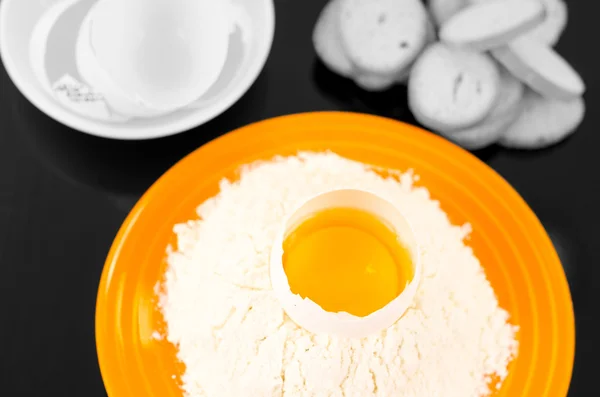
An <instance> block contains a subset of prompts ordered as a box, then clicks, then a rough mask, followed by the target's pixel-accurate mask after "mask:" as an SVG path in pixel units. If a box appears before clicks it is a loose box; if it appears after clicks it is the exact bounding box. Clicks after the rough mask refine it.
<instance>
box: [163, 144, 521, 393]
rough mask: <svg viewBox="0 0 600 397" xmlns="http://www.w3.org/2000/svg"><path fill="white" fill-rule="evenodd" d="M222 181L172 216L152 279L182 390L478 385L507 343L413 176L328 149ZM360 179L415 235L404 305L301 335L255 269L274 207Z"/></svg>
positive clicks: (492, 300)
mask: <svg viewBox="0 0 600 397" xmlns="http://www.w3.org/2000/svg"><path fill="white" fill-rule="evenodd" d="M240 172H241V174H240V179H239V180H238V181H236V182H232V181H229V180H223V181H221V184H220V188H221V191H220V193H219V194H218V195H217V196H215V197H213V198H211V199H209V200H207V201H206V202H204V203H203V204H202V205H200V207H199V208H198V210H197V212H198V216H199V219H197V220H192V221H189V222H187V223H185V224H180V225H177V226H175V228H174V230H175V233H176V234H177V237H178V243H177V247H173V248H172V249H170V250H169V251H168V263H169V267H168V270H167V272H166V274H165V278H164V282H163V283H162V285H161V286H160V289H161V292H160V303H159V304H160V308H161V310H162V312H163V314H164V318H165V320H166V323H167V335H166V338H167V339H168V341H170V342H171V343H173V344H175V345H176V346H178V349H179V352H178V358H179V359H180V360H181V361H182V362H183V363H184V364H185V365H186V371H185V374H184V375H183V377H182V388H183V392H184V394H185V395H186V396H187V397H200V396H210V397H236V396H252V397H261V396H264V397H272V396H284V397H289V396H340V397H341V396H344V397H353V396H356V397H364V396H381V397H391V396H403V397H426V396H445V397H465V396H469V397H471V396H487V395H489V394H490V390H489V389H490V382H491V380H492V379H493V378H498V379H500V380H503V379H504V378H505V377H506V375H507V366H508V364H509V362H510V361H511V359H512V358H513V357H514V356H515V355H516V352H517V342H516V340H515V334H516V332H517V327H515V326H513V325H510V324H509V323H508V320H509V318H508V317H509V316H508V313H507V312H506V311H504V310H502V309H501V308H500V307H499V306H498V300H497V299H496V296H495V294H494V291H493V290H492V287H491V286H490V284H489V282H488V281H487V279H486V277H485V274H484V272H483V269H482V267H481V265H480V263H479V261H478V260H477V258H476V257H475V256H474V255H473V252H472V250H471V248H469V247H467V246H466V245H465V244H464V239H465V238H466V237H467V236H468V234H469V233H470V227H469V225H464V226H454V225H452V224H451V223H450V221H449V219H448V217H447V215H446V214H445V213H444V212H443V211H442V209H441V208H440V204H439V203H438V202H437V201H434V200H432V199H431V198H430V195H429V192H428V191H427V190H426V189H425V188H422V187H416V186H414V184H413V182H414V180H415V179H416V178H415V177H414V176H413V175H412V173H410V172H407V173H404V174H398V175H396V176H395V177H387V178H384V177H382V176H380V174H378V173H377V172H375V170H373V169H372V168H370V167H369V166H366V165H364V164H361V163H358V162H355V161H351V160H347V159H344V158H342V157H340V156H338V155H336V154H332V153H300V154H298V156H294V157H277V158H275V159H273V160H272V161H268V162H259V163H254V164H251V165H248V166H245V167H243V168H242V169H241V171H240ZM341 188H347V189H352V188H354V189H362V190H367V191H371V192H373V193H376V194H378V195H380V196H382V197H384V198H386V199H387V200H389V201H391V202H392V203H394V204H395V205H397V206H398V207H399V208H402V210H403V212H404V214H405V216H406V217H407V219H408V220H409V222H411V223H412V225H413V227H414V232H415V235H416V237H417V239H418V240H419V241H420V243H421V245H422V246H421V252H420V256H421V262H422V272H423V273H422V277H421V280H422V281H421V284H420V287H419V291H418V293H417V296H416V298H415V301H414V305H413V307H412V308H410V309H409V310H408V311H407V312H406V314H405V315H404V316H403V317H402V318H401V319H400V320H398V322H397V323H396V324H394V325H393V326H392V327H390V328H388V329H386V330H383V331H381V332H380V333H379V334H377V335H373V336H370V337H367V338H363V339H348V338H342V337H336V336H326V335H314V334H311V333H309V332H307V331H305V330H304V329H302V328H300V327H298V326H297V325H296V324H295V323H293V322H292V321H291V320H290V319H289V318H288V317H287V316H286V315H285V313H284V312H283V310H282V308H281V306H280V304H279V302H278V300H277V299H276V297H275V296H274V294H273V292H272V290H271V287H270V279H269V267H268V259H269V253H270V249H271V244H272V242H273V240H274V239H275V235H276V233H277V231H278V228H279V227H280V224H281V222H282V221H283V219H284V217H285V215H286V214H288V213H290V212H291V211H293V209H294V208H295V207H296V206H297V205H299V204H300V203H301V202H302V201H304V200H306V199H308V198H310V197H311V196H314V195H315V194H319V193H324V192H326V191H329V190H332V189H341Z"/></svg>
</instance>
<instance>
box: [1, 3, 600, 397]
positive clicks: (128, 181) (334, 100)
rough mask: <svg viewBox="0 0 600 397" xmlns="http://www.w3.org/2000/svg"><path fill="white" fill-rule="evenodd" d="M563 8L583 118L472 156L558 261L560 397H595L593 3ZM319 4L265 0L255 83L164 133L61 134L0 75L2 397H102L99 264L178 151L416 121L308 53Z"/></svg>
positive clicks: (597, 120) (394, 101)
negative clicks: (154, 136) (566, 329)
mask: <svg viewBox="0 0 600 397" xmlns="http://www.w3.org/2000/svg"><path fill="white" fill-rule="evenodd" d="M23 1H27V0H23ZM568 3H569V5H570V23H569V26H568V29H567V31H566V32H565V34H564V36H563V38H562V40H561V42H560V43H559V45H558V50H559V51H560V52H561V53H562V54H563V55H564V56H565V58H567V59H568V60H569V61H570V62H571V63H572V64H573V65H574V66H575V68H576V69H577V70H578V71H579V72H580V73H581V74H582V75H583V77H584V79H585V81H586V83H587V86H588V92H587V94H586V100H587V105H588V113H587V117H586V119H585V122H584V123H583V125H582V126H581V128H580V129H579V131H578V132H577V133H576V134H575V135H574V136H573V137H571V138H570V139H568V140H567V141H565V142H564V143H562V144H559V145H557V146H555V147H552V148H549V149H545V150H541V151H535V152H518V151H507V150H504V149H499V148H496V147H494V148H489V149H486V150H484V151H482V152H479V153H477V155H478V156H479V157H480V158H481V159H482V160H483V161H485V162H486V163H488V164H489V165H490V166H491V167H493V168H494V169H495V170H496V171H498V172H499V173H500V174H501V175H503V176H504V177H505V178H506V179H507V180H508V181H509V182H510V183H511V184H512V185H513V186H514V187H515V188H516V189H517V190H518V191H519V192H520V193H521V195H522V196H523V197H524V198H525V200H526V201H527V202H528V203H529V205H530V206H531V207H532V208H533V209H534V211H535V212H536V213H537V214H538V216H539V217H540V219H541V220H542V222H543V224H544V226H545V227H546V229H547V230H548V233H549V234H550V236H551V238H552V240H553V241H554V243H555V246H556V248H557V250H558V252H559V254H560V256H561V258H562V261H563V264H564V267H565V269H566V273H567V276H568V279H569V283H570V286H571V291H572V294H573V300H574V303H575V313H576V322H577V352H576V363H575V369H574V374H573V381H572V386H571V391H570V394H569V396H575V397H582V396H583V397H585V396H592V395H598V379H597V375H596V372H597V371H596V370H598V369H600V366H599V365H598V358H599V357H600V349H599V342H598V338H600V327H599V325H597V324H596V316H597V313H598V312H599V310H600V309H599V308H598V302H599V300H598V299H597V295H598V294H600V289H598V290H596V291H598V292H596V291H595V288H594V286H595V285H596V284H597V283H598V280H600V278H599V277H600V271H599V267H600V266H599V265H600V247H599V246H600V232H599V230H600V229H599V225H600V209H599V208H600V207H599V206H600V176H599V175H600V153H599V152H598V150H599V149H600V131H598V130H599V129H600V80H599V78H598V76H599V74H600V59H599V58H598V44H597V41H596V39H597V38H598V37H599V34H598V25H599V24H598V15H600V14H599V13H598V12H596V10H597V9H598V8H599V7H598V2H597V1H593V0H575V1H569V2H568ZM323 4H324V1H323V0H304V1H301V0H275V6H276V14H277V15H276V21H277V28H276V35H275V41H274V44H273V49H272V52H271V55H270V58H269V60H268V63H267V65H266V67H265V69H264V71H263V73H262V74H261V76H260V77H259V79H258V80H257V81H256V83H255V84H254V86H253V87H252V88H251V89H250V91H249V92H248V93H247V95H245V96H244V97H243V98H242V99H241V100H240V101H239V102H238V103H237V104H236V105H235V106H233V107H232V108H231V109H230V110H229V111H227V112H226V113H224V114H223V115H222V116H220V117H219V118H217V119H216V120H214V121H212V122H210V123H208V124H206V125H204V126H201V127H198V128H196V129H194V130H192V131H189V132H187V133H184V134H181V135H177V136H174V137H171V138H167V139H160V140H154V141H146V142H119V141H111V140H105V139H99V138H95V137H91V136H87V135H85V134H82V133H79V132H77V131H73V130H70V129H69V128H67V127H64V126H63V125H61V124H59V123H57V122H55V121H53V120H52V119H50V118H48V117H47V116H45V115H44V114H42V113H41V112H40V111H38V110H37V109H36V108H35V107H33V106H32V105H31V104H30V103H29V102H27V100H26V99H25V98H24V97H23V96H22V95H21V94H20V93H19V92H18V91H17V89H16V88H15V87H14V86H13V84H12V83H11V82H10V80H9V78H8V76H7V75H6V72H5V71H4V69H3V68H2V70H0V395H2V396H52V395H56V396H86V397H95V396H106V393H105V391H104V388H103V385H102V379H101V377H100V372H99V368H98V364H97V357H96V350H95V342H94V309H95V301H96V290H97V287H98V283H99V280H100V273H101V271H102V266H103V262H104V259H105V257H106V254H107V252H108V249H109V247H110V244H111V242H112V239H113V238H114V236H115V234H116V232H117V230H118V228H119V226H120V224H121V222H122V221H123V220H124V218H125V216H126V215H127V213H128V211H129V209H130V208H131V207H132V206H133V204H135V201H136V200H137V199H138V198H139V196H140V195H141V194H142V193H143V192H144V191H145V190H146V189H147V188H148V187H149V186H150V185H151V183H152V182H153V181H154V180H155V179H157V178H158V177H159V176H160V175H161V174H162V173H163V172H164V171H166V170H167V169H168V168H169V167H170V166H171V165H173V164H174V163H175V162H176V161H177V160H178V159H180V158H181V157H183V156H184V155H185V154H187V153H189V152H190V151H192V150H194V149H196V148H197V147H199V146H201V145H202V144H204V143H206V142H207V141H209V140H211V139H213V138H215V137H217V136H219V135H221V134H223V133H226V132H228V131H230V130H232V129H235V128H237V127H240V126H243V125H245V124H248V123H251V122H254V121H258V120H262V119H265V118H269V117H273V116H279V115H284V114H289V113H297V112H305V111H313V110H349V111H360V112H367V113H374V114H379V115H384V116H388V117H392V118H397V119H400V120H405V121H409V122H413V121H414V120H413V119H412V116H411V115H410V114H409V112H408V110H407V106H406V99H405V98H406V93H405V89H403V88H395V89H392V90H390V91H389V92H385V93H382V94H378V95H373V94H366V93H363V92H361V91H360V90H358V89H356V88H355V87H354V86H353V85H352V84H350V83H348V82H347V81H345V80H343V79H340V78H338V77H336V76H334V75H332V74H331V73H330V72H328V71H327V70H326V69H325V68H324V67H323V66H322V65H321V64H320V63H318V62H317V60H316V58H315V54H314V52H313V49H312V44H311V33H312V28H313V25H314V23H315V21H316V18H317V16H318V13H319V11H320V9H321V8H322V6H323ZM595 375H596V376H595ZM532 397H533V396H532Z"/></svg>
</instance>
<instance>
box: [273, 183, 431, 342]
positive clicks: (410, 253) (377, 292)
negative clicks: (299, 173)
mask: <svg viewBox="0 0 600 397" xmlns="http://www.w3.org/2000/svg"><path fill="white" fill-rule="evenodd" d="M270 272H271V285H272V288H273V290H274V292H275V294H276V296H277V297H278V299H279V301H280V302H281V304H282V306H283V309H284V310H285V312H286V313H287V314H288V316H289V317H290V318H291V319H292V320H293V321H294V322H295V323H296V324H298V325H299V326H301V327H303V328H304V329H306V330H308V331H310V332H313V333H317V334H318V333H327V334H337V335H341V336H346V337H354V338H361V337H365V336H368V335H370V334H373V333H376V332H378V331H380V330H383V329H386V328H388V327H390V326H391V325H393V324H394V323H395V322H396V321H397V320H398V319H399V318H400V317H402V315H403V314H404V313H405V312H406V310H407V309H408V307H409V306H410V305H411V304H412V300H413V298H414V296H415V293H416V291H417V288H418V285H419V278H420V262H419V255H418V245H417V242H416V240H415V237H414V234H413V232H412V228H411V226H410V224H409V223H408V221H407V220H406V219H405V218H404V216H403V215H402V214H401V212H400V211H399V210H398V209H397V208H396V207H395V206H394V205H393V204H391V203H390V202H388V201H387V200H385V199H383V198H381V197H379V196H377V195H374V194H372V193H369V192H366V191H361V190H352V189H344V190H334V191H330V192H327V193H324V194H321V195H318V196H316V197H313V198H312V199H310V200H308V201H306V202H305V203H304V204H302V205H301V206H300V207H299V208H298V209H297V210H295V211H294V212H293V213H292V215H291V216H290V217H289V218H288V219H287V221H286V222H285V223H284V225H283V228H282V231H281V233H279V235H278V237H277V239H276V241H275V243H274V245H273V250H272V252H271V260H270Z"/></svg>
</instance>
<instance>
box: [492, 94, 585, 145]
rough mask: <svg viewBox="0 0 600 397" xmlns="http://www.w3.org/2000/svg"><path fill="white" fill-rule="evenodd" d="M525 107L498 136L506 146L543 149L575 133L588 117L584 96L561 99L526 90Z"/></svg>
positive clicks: (523, 104) (500, 141)
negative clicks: (545, 96) (586, 115)
mask: <svg viewBox="0 0 600 397" xmlns="http://www.w3.org/2000/svg"><path fill="white" fill-rule="evenodd" d="M522 108H523V109H522V112H521V114H520V116H519V117H518V118H517V120H516V121H515V122H514V123H513V124H512V125H511V126H510V127H509V128H508V130H507V131H506V133H505V134H504V135H503V136H502V137H501V138H500V140H499V143H500V144H501V145H502V146H504V147H508V148H513V149H541V148H543V147H547V146H550V145H553V144H556V143H558V142H560V141H562V140H563V139H565V138H567V137H568V136H569V135H571V134H572V133H574V132H575V130H576V129H577V127H579V125H580V124H581V122H582V121H583V118H584V117H585V102H584V100H583V98H582V97H577V98H573V99H570V100H568V101H561V100H557V99H549V98H544V97H543V96H541V95H539V94H538V93H536V92H534V91H533V90H527V91H526V92H525V95H524V96H523V101H522Z"/></svg>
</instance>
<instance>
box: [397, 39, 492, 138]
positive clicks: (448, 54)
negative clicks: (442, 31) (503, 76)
mask: <svg viewBox="0 0 600 397" xmlns="http://www.w3.org/2000/svg"><path fill="white" fill-rule="evenodd" d="M499 80H500V77H499V71H498V66H497V65H496V63H495V62H494V61H493V60H492V59H491V57H490V56H488V55H487V54H483V53H479V52H475V51H470V50H466V49H461V48H456V47H450V46H447V45H445V44H442V43H435V44H432V45H431V46H430V47H428V48H427V49H426V50H425V51H424V52H423V54H422V55H421V56H420V57H419V59H418V60H417V62H416V63H415V65H414V67H413V68H412V71H411V75H410V81H409V84H408V99H409V106H410V109H411V111H412V112H413V115H414V116H415V118H416V119H417V120H418V121H419V122H420V123H421V124H423V125H424V126H426V127H428V128H431V129H433V130H442V131H451V130H458V129H462V128H467V127H470V126H473V125H475V124H477V123H479V122H480V121H481V120H483V119H484V118H485V117H486V116H487V115H488V114H489V113H490V112H491V110H492V108H493V106H494V104H495V102H496V99H497V97H498V92H499Z"/></svg>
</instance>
